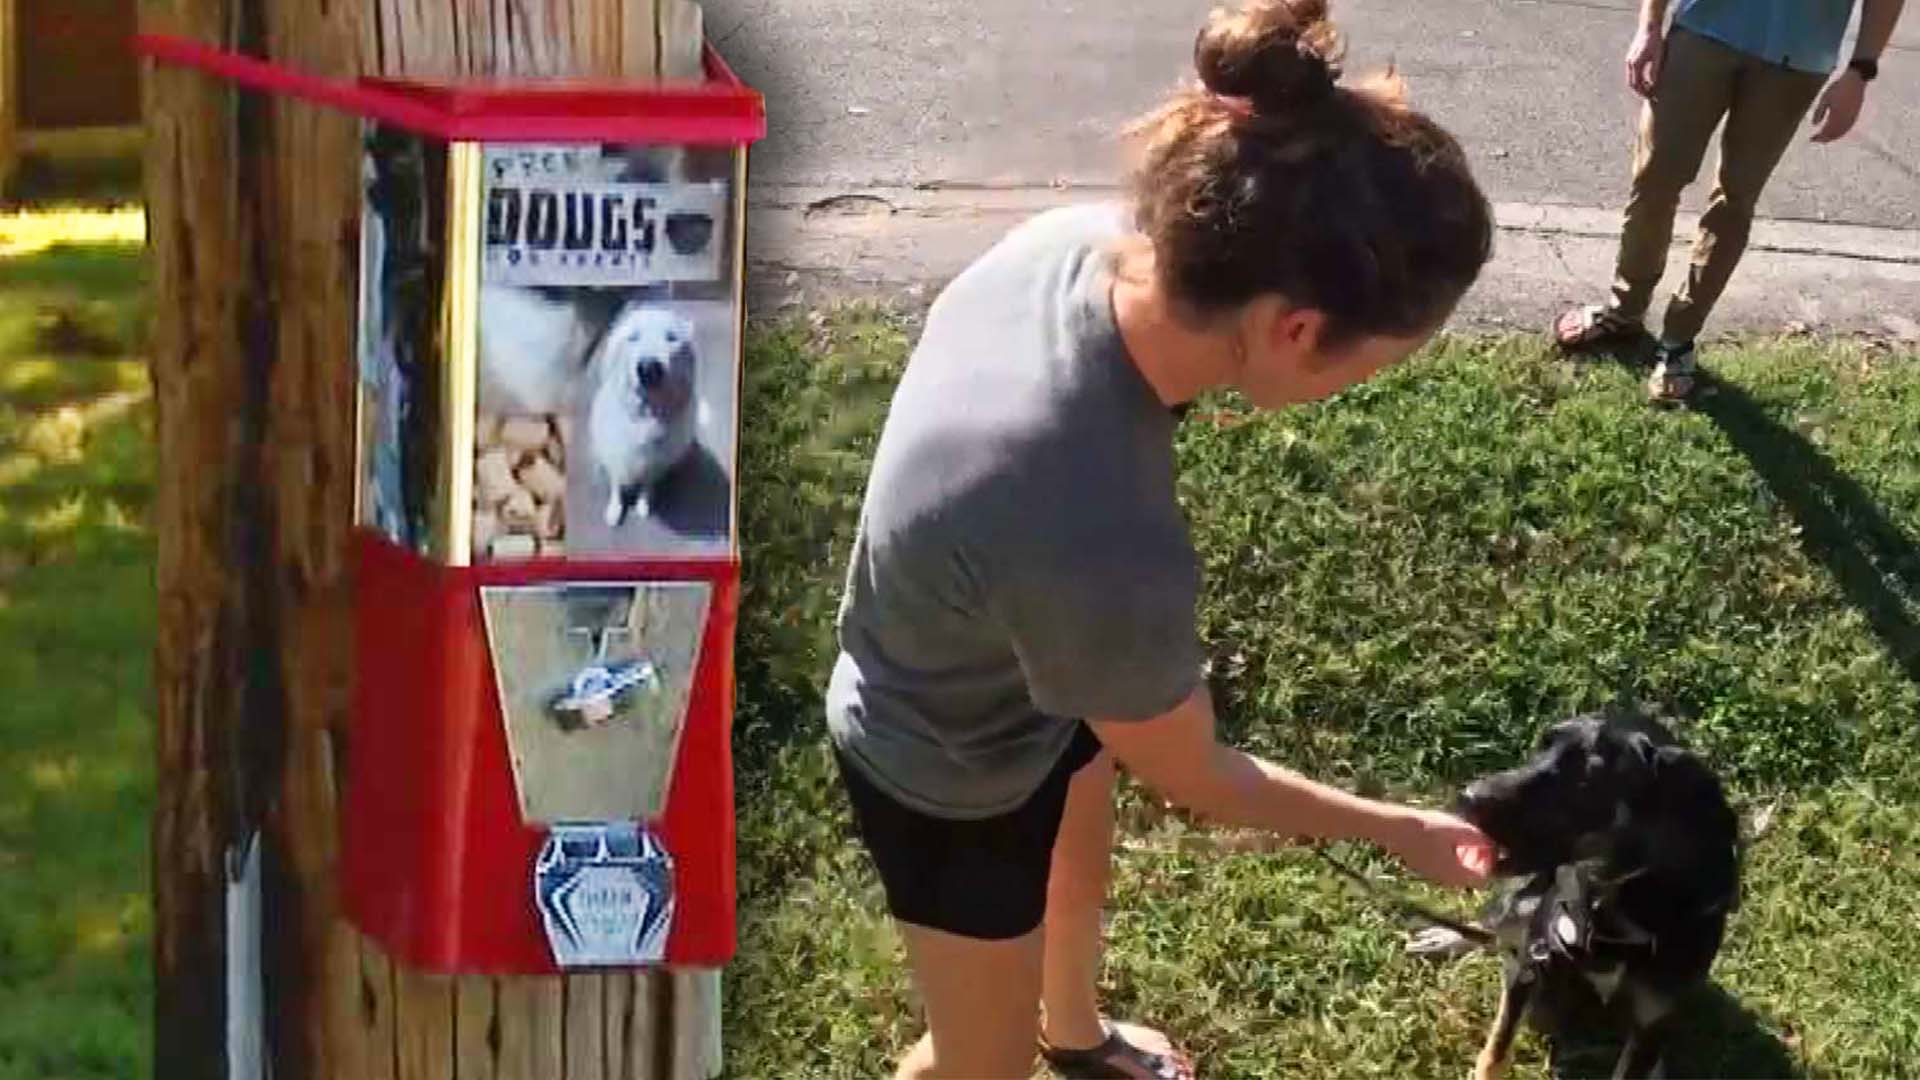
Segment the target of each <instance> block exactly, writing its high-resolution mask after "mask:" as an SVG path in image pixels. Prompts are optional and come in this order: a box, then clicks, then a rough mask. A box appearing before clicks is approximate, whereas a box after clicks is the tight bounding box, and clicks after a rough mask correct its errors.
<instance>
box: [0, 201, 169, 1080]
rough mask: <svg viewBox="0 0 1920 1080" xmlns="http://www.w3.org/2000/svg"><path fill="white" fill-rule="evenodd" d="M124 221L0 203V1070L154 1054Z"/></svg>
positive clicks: (3, 1079)
mask: <svg viewBox="0 0 1920 1080" xmlns="http://www.w3.org/2000/svg"><path fill="white" fill-rule="evenodd" d="M125 224H126V222H125V220H124V217H123V218H122V219H121V220H120V221H119V222H118V223H117V224H116V222H115V221H114V220H113V219H112V218H111V217H109V216H108V215H100V214H90V213H82V214H64V215H61V214H42V215H34V216H29V217H24V218H23V217H0V1080H43V1078H44V1080H62V1078H80V1077H131V1076H141V1075H145V1074H146V1073H147V1072H148V1071H149V1067H150V1066H149V1064H148V1062H149V1057H150V1053H151V1051H150V1046H149V1044H150V1042H151V1019H150V1014H151V1001H152V991H151V987H150V979H149V975H148V962H147V955H148V953H147V949H148V938H149V934H150V927H151V916H150V914H149V908H150V905H151V893H150V890H149V883H148V878H149V874H148V842H147V836H148V828H149V817H150V814H151V812H152V787H153V777H152V771H153V753H152V711H151V708H150V704H149V703H150V700H151V697H152V694H151V688H150V679H149V675H150V669H151V663H150V659H151V656H152V649H153V622H154V620H153V608H154V597H153V542H152V538H151V536H150V535H149V532H148V529H147V523H146V522H147V511H148V504H149V499H150V491H151V488H152V451H151V449H150V446H151V442H152V431H151V421H150V418H149V411H148V409H147V407H146V389H147V377H146V369H145V366H144V365H143V364H142V363H141V362H140V361H139V360H137V359H135V358H134V354H135V351H136V349H137V345H138V334H137V327H138V326H139V325H140V322H141V318H142V316H141V315H140V296H141V282H142V266H141V261H140V257H139V255H140V249H139V248H138V247H137V246H136V245H135V244H134V243H133V242H130V241H129V238H128V230H127V229H126V228H125ZM74 236H79V237H86V238H88V239H89V240H90V241H91V242H88V243H85V244H81V245H78V246H59V245H58V244H56V241H58V240H60V239H61V238H62V237H74ZM50 244H51V245H54V246H48V245H50Z"/></svg>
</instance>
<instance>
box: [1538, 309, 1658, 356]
mask: <svg viewBox="0 0 1920 1080" xmlns="http://www.w3.org/2000/svg"><path fill="white" fill-rule="evenodd" d="M1643 332H1644V331H1643V330H1642V328H1641V325H1640V324H1639V323H1638V322H1636V321H1634V320H1632V319H1629V318H1627V317H1626V316H1625V315H1622V314H1620V313H1619V312H1618V311H1616V310H1614V309H1613V308H1610V307H1605V306H1602V305H1600V304H1588V305H1586V306H1585V307H1577V308H1572V309H1570V310H1568V311H1563V312H1561V313H1560V317H1559V318H1557V319H1555V320H1554V321H1553V343H1554V344H1555V345H1558V346H1560V348H1562V349H1564V350H1566V351H1567V352H1579V351H1580V350H1582V349H1592V348H1597V347H1599V346H1601V345H1608V344H1612V343H1613V342H1617V341H1624V340H1626V339H1628V338H1630V337H1633V336H1635V335H1636V334H1640V333H1643Z"/></svg>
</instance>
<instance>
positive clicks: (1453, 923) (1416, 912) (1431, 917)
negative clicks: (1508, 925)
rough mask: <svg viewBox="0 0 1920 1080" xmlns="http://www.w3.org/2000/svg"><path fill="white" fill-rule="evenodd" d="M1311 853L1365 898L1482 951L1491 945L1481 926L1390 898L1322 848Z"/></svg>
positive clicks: (1398, 898) (1489, 938) (1382, 890)
mask: <svg viewBox="0 0 1920 1080" xmlns="http://www.w3.org/2000/svg"><path fill="white" fill-rule="evenodd" d="M1313 853H1314V854H1315V855H1318V856H1320V859H1321V861H1322V862H1325V863H1326V864H1327V865H1328V866H1331V867H1333V868H1334V870H1336V871H1338V872H1339V874H1340V876H1342V877H1344V878H1346V879H1347V880H1348V881H1351V882H1353V883H1354V884H1356V885H1358V886H1360V889H1361V891H1363V892H1365V893H1366V894H1367V895H1368V896H1371V897H1373V898H1374V899H1375V900H1378V901H1380V902H1381V903H1382V904H1385V905H1386V906H1387V907H1390V908H1393V909H1395V910H1397V911H1399V912H1400V913H1401V914H1403V915H1411V916H1412V917H1414V918H1416V919H1419V920H1420V921H1421V922H1424V923H1428V924H1430V925H1432V926H1437V927H1439V928H1440V929H1442V930H1451V931H1453V932H1454V933H1456V934H1459V935H1460V936H1461V937H1463V938H1465V939H1467V940H1468V941H1471V942H1473V943H1474V944H1475V945H1478V946H1480V947H1481V948H1487V947H1488V946H1491V945H1492V944H1493V943H1494V936H1493V932H1492V931H1490V930H1487V929H1485V928H1484V927H1479V926H1474V925H1473V924H1471V923H1465V922H1461V921H1460V920H1458V919H1455V918H1452V917H1450V916H1447V915H1442V914H1440V913H1439V912H1437V911H1435V910H1433V909H1432V908H1430V907H1427V906H1426V905H1424V904H1417V903H1415V902H1413V901H1412V900H1409V899H1407V898H1406V897H1404V896H1393V895H1390V894H1389V893H1387V891H1386V890H1384V889H1382V888H1381V887H1380V886H1378V885H1376V884H1374V883H1373V882H1372V881H1371V880H1369V879H1368V878H1367V877H1366V875H1364V874H1362V873H1360V872H1359V871H1358V870H1355V869H1354V868H1352V867H1351V866H1348V865H1347V864H1346V863H1343V862H1341V861H1340V860H1339V859H1336V858H1334V857H1333V856H1331V855H1329V854H1327V853H1326V851H1325V849H1323V848H1318V847H1316V848H1314V849H1313Z"/></svg>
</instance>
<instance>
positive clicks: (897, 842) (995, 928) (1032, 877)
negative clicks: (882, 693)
mask: <svg viewBox="0 0 1920 1080" xmlns="http://www.w3.org/2000/svg"><path fill="white" fill-rule="evenodd" d="M1099 754H1100V740H1099V739H1097V738H1095V737H1094V734H1093V730H1092V729H1091V728H1089V727H1087V725H1086V724H1084V723H1083V724H1081V725H1080V727H1079V730H1078V731H1076V732H1074V736H1073V741H1072V742H1071V743H1070V744H1068V746H1067V749H1066V752H1065V753H1063V754H1061V755H1060V760H1059V762H1058V763H1057V764H1055V765H1054V767H1053V771H1052V772H1049V773H1048V774H1047V778H1046V779H1045V780H1044V781H1042V782H1041V784H1040V788H1039V790H1037V791H1035V792H1034V793H1033V795H1032V796H1031V797H1029V798H1028V799H1027V801H1026V802H1024V803H1021V804H1020V805H1019V806H1016V807H1014V808H1013V809H1012V810H1009V811H1007V812H1006V813H1004V814H999V815H997V816H995V817H990V818H980V819H976V820H971V821H955V820H950V819H947V818H937V817H933V816H931V815H928V814H923V813H921V812H919V811H918V810H914V809H911V808H909V807H906V806H902V805H901V804H900V803H899V802H897V801H895V800H894V799H893V798H892V797H891V796H889V795H887V794H886V793H885V792H883V791H881V790H880V789H879V788H877V787H875V786H874V785H873V783H872V782H871V781H869V780H868V779H867V778H866V777H865V776H863V775H862V774H861V773H860V770H859V768H858V767H857V766H855V765H853V764H852V763H851V762H849V761H847V759H846V758H845V756H843V755H840V754H838V753H836V755H835V756H836V757H838V758H839V762H840V777H841V780H842V781H843V782H844V783H845V784H846V787H847V797H848V799H849V801H851V802H852V803H853V821H854V825H855V826H856V827H857V828H858V829H859V831H860V838H861V839H862V840H863V841H865V842H866V845H867V851H868V852H870V853H871V854H872V855H873V861H874V865H875V867H876V868H877V869H878V870H879V871H880V883H881V884H882V885H883V886H885V887H886V890H887V908H888V910H890V911H891V912H892V913H893V917H894V918H896V919H899V920H900V921H902V922H909V923H913V924H914V925H916V926H926V927H931V928H933V929H935V930H944V931H946V932H947V933H949V934H958V935H960V936H961V937H969V938H980V939H984V940H989V941H1004V940H1007V939H1009V938H1017V937H1019V936H1021V935H1022V934H1026V933H1029V932H1031V931H1033V930H1036V929H1038V928H1039V926H1040V921H1041V920H1042V919H1043V918H1045V917H1046V913H1047V872H1048V870H1049V869H1050V868H1051V866H1052V864H1053V839H1054V837H1055V836H1056V835H1058V834H1059V832H1060V818H1061V815H1062V814H1063V813H1064V812H1065V810H1066V807H1067V782H1068V781H1069V780H1071V779H1072V778H1073V774H1074V773H1076V772H1078V771H1080V768H1081V767H1082V766H1084V765H1086V764H1087V763H1088V762H1090V761H1092V760H1093V759H1094V758H1096V757H1098V756H1099Z"/></svg>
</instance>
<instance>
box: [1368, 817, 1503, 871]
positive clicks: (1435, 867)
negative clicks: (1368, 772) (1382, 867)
mask: <svg viewBox="0 0 1920 1080" xmlns="http://www.w3.org/2000/svg"><path fill="white" fill-rule="evenodd" d="M1402 814H1403V816H1402V818H1401V820H1400V823H1399V827H1398V829H1397V830H1396V831H1397V833H1398V836H1397V838H1392V839H1389V840H1388V842H1387V845H1386V846H1387V847H1388V849H1389V850H1391V851H1392V852H1393V853H1394V854H1395V855H1397V856H1399V857H1400V861H1402V862H1404V863H1406V864H1407V867H1408V868H1409V869H1411V870H1412V871H1413V872H1414V873H1416V874H1419V875H1420V876H1421V877H1423V878H1426V879H1427V880H1429V881H1432V882H1434V883H1436V884H1439V885H1446V886H1448V887H1450V888H1456V889H1459V888H1470V887H1472V886H1475V885H1480V884H1483V883H1484V882H1485V881H1486V880H1487V875H1488V874H1490V873H1491V872H1492V870H1493V862H1494V845H1493V841H1491V840H1489V839H1487V836H1486V834H1485V833H1483V832H1481V831H1480V830H1479V829H1476V828H1474V827H1473V826H1472V825H1470V824H1468V823H1467V822H1465V821H1463V820H1461V819H1460V818H1457V817H1454V816H1453V815H1452V814H1443V813H1441V812H1439V811H1437V810H1416V809H1414V808H1412V807H1407V808H1405V809H1404V810H1403V812H1402Z"/></svg>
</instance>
